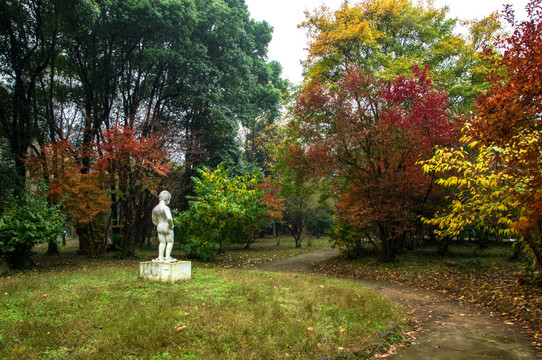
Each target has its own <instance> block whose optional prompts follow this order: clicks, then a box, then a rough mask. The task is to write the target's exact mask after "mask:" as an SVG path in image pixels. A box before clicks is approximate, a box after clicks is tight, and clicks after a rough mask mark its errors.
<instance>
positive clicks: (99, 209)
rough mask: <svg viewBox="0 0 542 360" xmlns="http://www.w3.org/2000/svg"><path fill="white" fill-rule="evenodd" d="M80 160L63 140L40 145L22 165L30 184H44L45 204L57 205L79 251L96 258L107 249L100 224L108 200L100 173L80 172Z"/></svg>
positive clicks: (102, 225)
mask: <svg viewBox="0 0 542 360" xmlns="http://www.w3.org/2000/svg"><path fill="white" fill-rule="evenodd" d="M87 156H88V154H87ZM81 158H82V151H81V150H79V149H77V148H76V147H75V146H73V145H72V144H70V143H69V142H68V141H67V140H59V141H57V142H55V143H50V144H45V145H42V146H41V149H40V154H39V155H38V156H35V157H29V158H28V159H27V161H26V162H27V166H28V168H29V169H30V174H32V179H33V181H36V182H44V183H45V184H46V185H47V188H48V193H47V195H48V199H49V203H50V204H51V205H58V204H61V208H62V210H63V212H64V213H65V214H66V216H67V222H68V224H70V225H72V226H74V227H75V228H76V230H77V234H78V235H79V242H80V244H79V249H80V251H82V252H85V253H89V254H90V255H91V256H97V255H99V254H101V253H103V252H105V250H106V247H107V236H106V235H105V232H104V229H105V227H104V221H105V219H107V215H108V214H109V207H110V199H109V197H108V196H107V194H106V192H105V189H104V187H103V183H102V178H101V177H100V174H98V173H96V172H87V173H82V171H81V169H82V164H81Z"/></svg>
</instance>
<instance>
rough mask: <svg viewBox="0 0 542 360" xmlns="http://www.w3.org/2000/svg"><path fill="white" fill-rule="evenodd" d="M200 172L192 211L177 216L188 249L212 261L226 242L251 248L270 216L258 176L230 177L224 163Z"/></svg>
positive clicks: (195, 182) (191, 254)
mask: <svg viewBox="0 0 542 360" xmlns="http://www.w3.org/2000/svg"><path fill="white" fill-rule="evenodd" d="M198 172H199V174H200V177H199V178H197V177H194V178H193V181H194V193H195V194H196V195H195V196H191V197H189V209H188V211H186V212H184V213H183V214H181V215H180V216H179V217H177V218H176V219H175V222H176V223H178V225H179V227H180V228H181V232H182V237H183V240H182V243H183V247H184V250H186V251H187V252H188V253H189V255H190V256H193V257H196V258H200V259H202V260H210V259H211V258H212V257H213V256H214V255H215V254H216V253H217V252H218V251H220V249H221V248H222V246H224V245H227V244H234V243H237V244H238V243H244V244H246V245H247V247H248V246H249V245H250V243H251V242H252V241H253V240H254V238H255V234H256V233H257V231H259V230H260V229H261V228H262V226H264V225H265V219H266V216H267V213H266V211H267V207H266V206H265V205H264V204H263V203H262V200H261V196H262V191H261V190H260V189H257V188H256V185H257V184H258V183H259V180H258V175H257V174H247V175H241V176H235V177H231V178H230V177H229V176H228V171H227V170H226V169H225V167H224V165H219V166H218V167H217V168H216V170H215V171H211V170H210V169H208V168H204V169H202V170H198Z"/></svg>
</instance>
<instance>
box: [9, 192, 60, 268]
mask: <svg viewBox="0 0 542 360" xmlns="http://www.w3.org/2000/svg"><path fill="white" fill-rule="evenodd" d="M65 220H66V219H65V216H64V214H63V213H62V212H61V211H60V209H59V208H58V207H57V206H49V205H48V203H47V199H46V198H45V197H44V196H43V195H24V196H23V197H22V198H21V199H18V198H13V199H12V201H11V202H10V203H9V204H8V205H7V207H6V208H5V210H4V213H3V214H2V215H1V216H0V255H1V256H2V257H3V258H4V260H5V261H6V262H7V263H8V264H9V266H10V267H11V268H15V269H20V268H24V267H25V266H26V265H27V264H28V262H29V261H30V257H31V255H32V248H33V247H34V245H35V244H38V243H42V242H47V241H49V240H50V239H56V236H57V234H58V233H60V232H61V231H62V229H63V227H64V223H65Z"/></svg>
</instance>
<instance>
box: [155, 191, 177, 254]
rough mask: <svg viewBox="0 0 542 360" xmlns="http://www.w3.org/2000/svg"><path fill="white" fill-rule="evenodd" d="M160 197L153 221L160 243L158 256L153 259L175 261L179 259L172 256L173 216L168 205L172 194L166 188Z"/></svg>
mask: <svg viewBox="0 0 542 360" xmlns="http://www.w3.org/2000/svg"><path fill="white" fill-rule="evenodd" d="M158 198H159V199H160V202H159V203H158V205H156V206H155V207H154V209H152V223H153V224H154V225H155V226H156V232H157V233H158V240H159V241H160V245H158V258H156V259H154V260H153V261H155V262H175V261H177V259H174V258H172V257H171V250H172V249H173V217H172V216H171V211H170V210H169V207H168V204H169V201H170V200H171V194H170V193H169V192H168V191H166V190H164V191H162V192H161V193H160V195H158ZM164 251H165V255H164Z"/></svg>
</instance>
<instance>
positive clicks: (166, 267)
mask: <svg viewBox="0 0 542 360" xmlns="http://www.w3.org/2000/svg"><path fill="white" fill-rule="evenodd" d="M191 273H192V262H190V261H176V262H154V261H145V262H140V263H139V277H140V278H142V279H146V280H152V281H160V282H171V283H174V282H176V281H181V280H189V279H190V276H191Z"/></svg>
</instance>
